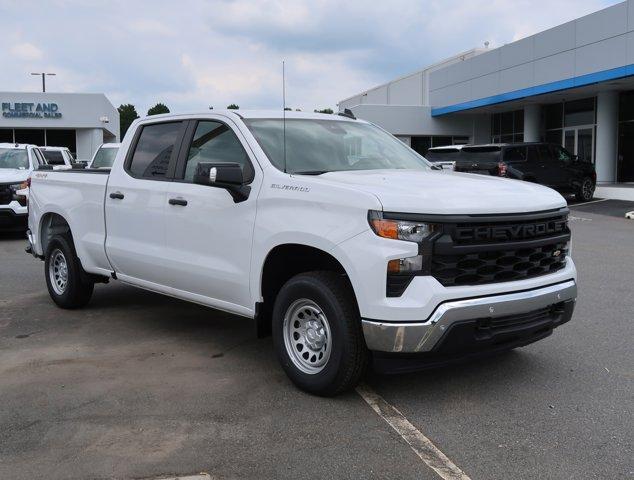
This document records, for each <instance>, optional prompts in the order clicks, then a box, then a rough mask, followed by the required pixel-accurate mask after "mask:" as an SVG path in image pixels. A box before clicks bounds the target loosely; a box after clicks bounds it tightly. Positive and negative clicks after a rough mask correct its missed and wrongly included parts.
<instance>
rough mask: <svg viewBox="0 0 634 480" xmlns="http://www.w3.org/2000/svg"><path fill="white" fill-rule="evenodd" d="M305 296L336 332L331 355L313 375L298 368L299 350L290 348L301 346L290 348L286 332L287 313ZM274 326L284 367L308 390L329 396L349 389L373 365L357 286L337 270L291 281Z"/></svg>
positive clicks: (280, 296) (276, 311) (280, 300)
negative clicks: (354, 287)
mask: <svg viewBox="0 0 634 480" xmlns="http://www.w3.org/2000/svg"><path fill="white" fill-rule="evenodd" d="M305 299H306V300H308V301H310V302H314V304H316V305H317V306H318V307H319V308H320V309H321V310H322V311H323V314H324V315H325V318H326V319H327V324H328V328H329V329H330V335H331V343H330V349H329V353H328V355H329V357H328V358H327V360H326V363H325V365H323V366H322V367H321V368H322V369H321V370H320V371H318V372H313V373H306V372H305V371H302V370H301V369H300V368H299V367H298V366H297V362H298V360H297V359H295V360H294V359H292V358H291V356H292V355H294V354H293V352H289V348H290V349H293V348H296V349H297V351H298V352H301V350H300V349H298V348H297V346H294V345H290V346H289V347H288V348H287V346H286V343H285V334H284V329H285V316H286V315H287V313H290V311H291V309H292V308H294V307H293V306H294V305H296V304H297V302H300V303H301V302H302V301H304V300H305ZM300 310H301V307H300ZM272 329H273V332H272V333H273V344H274V346H275V350H276V352H277V356H278V358H279V360H280V363H281V364H282V367H283V368H284V371H285V372H286V374H287V375H288V377H289V378H290V379H291V380H292V382H293V383H294V384H295V385H297V386H298V387H299V388H301V389H302V390H304V391H306V392H309V393H312V394H315V395H320V396H327V397H329V396H334V395H337V394H339V393H341V392H344V391H346V390H350V389H352V388H354V387H355V386H356V385H357V383H358V382H359V379H360V378H361V376H362V375H363V373H364V371H365V369H366V366H367V364H368V357H369V353H368V350H367V347H366V345H365V340H364V338H363V331H362V328H361V317H360V315H359V310H358V308H357V304H356V301H355V298H354V293H353V292H352V287H351V286H350V284H349V282H348V280H347V279H346V278H345V277H343V276H342V275H340V274H337V273H335V272H307V273H301V274H299V275H296V276H294V277H293V278H291V279H290V280H289V281H288V282H286V284H285V285H284V286H283V287H282V288H281V290H280V291H279V293H278V295H277V298H276V299H275V305H274V308H273V319H272ZM291 342H292V340H291ZM307 351H308V350H307ZM313 357H314V355H313ZM320 358H321V357H320ZM307 360H308V359H306V361H307Z"/></svg>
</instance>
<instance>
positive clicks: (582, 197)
mask: <svg viewBox="0 0 634 480" xmlns="http://www.w3.org/2000/svg"><path fill="white" fill-rule="evenodd" d="M594 189H595V184H594V182H593V181H592V179H591V178H590V177H586V178H584V179H583V181H582V182H581V185H580V186H579V190H578V191H577V194H576V197H577V200H579V201H580V202H589V201H590V200H592V197H593V196H594Z"/></svg>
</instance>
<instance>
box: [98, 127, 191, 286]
mask: <svg viewBox="0 0 634 480" xmlns="http://www.w3.org/2000/svg"><path fill="white" fill-rule="evenodd" d="M185 126H186V123H185V122H182V121H167V122H160V123H151V124H145V125H143V126H140V127H139V128H138V129H137V131H136V132H135V136H134V138H133V140H132V143H131V144H130V148H129V150H128V154H127V157H126V158H125V160H124V163H123V165H122V164H118V165H116V166H115V168H113V170H112V172H111V173H110V178H109V180H108V186H107V189H106V198H105V204H106V229H107V233H106V235H107V236H106V253H107V255H108V259H109V260H110V263H111V264H112V266H113V267H114V269H115V271H116V272H117V274H118V275H119V276H121V277H122V278H123V279H128V280H140V281H143V282H151V283H153V284H159V285H161V284H164V278H165V274H164V272H163V269H162V267H161V264H162V260H163V256H164V250H165V207H166V204H167V199H166V196H167V188H168V185H169V183H170V181H171V179H172V177H173V172H174V168H175V165H176V158H177V155H178V151H179V149H180V144H181V141H182V137H183V133H184V129H185ZM133 283H139V282H133Z"/></svg>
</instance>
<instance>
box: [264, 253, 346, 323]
mask: <svg viewBox="0 0 634 480" xmlns="http://www.w3.org/2000/svg"><path fill="white" fill-rule="evenodd" d="M319 270H321V271H333V272H336V273H339V274H341V275H342V276H344V277H345V278H346V280H347V283H348V284H349V286H350V289H351V291H352V294H353V298H354V300H355V303H356V302H357V298H356V295H355V293H354V287H353V285H352V281H351V280H350V277H349V275H348V272H347V271H346V268H345V267H344V265H343V264H342V262H341V261H340V260H339V259H337V258H336V257H335V256H334V255H333V254H332V253H329V252H327V251H325V250H323V249H321V248H318V247H315V246H311V245H306V244H300V243H284V244H279V245H276V246H275V247H273V248H271V250H269V252H268V254H267V255H266V257H265V259H264V262H263V265H262V270H261V272H260V283H259V298H260V299H261V301H260V302H259V303H258V305H257V306H256V312H257V313H256V319H257V322H258V334H260V335H261V334H262V333H268V332H269V330H270V321H271V318H270V315H271V312H272V310H273V303H274V302H275V298H276V296H277V294H278V292H279V291H280V289H281V288H282V286H283V285H284V284H285V283H286V282H287V281H288V280H289V279H290V278H292V277H294V276H295V275H298V274H300V273H304V272H310V271H319ZM357 306H358V304H357Z"/></svg>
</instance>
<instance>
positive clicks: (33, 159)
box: [0, 143, 46, 230]
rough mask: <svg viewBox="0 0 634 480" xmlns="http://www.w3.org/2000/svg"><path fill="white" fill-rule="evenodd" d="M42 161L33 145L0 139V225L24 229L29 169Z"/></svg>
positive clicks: (0, 227)
mask: <svg viewBox="0 0 634 480" xmlns="http://www.w3.org/2000/svg"><path fill="white" fill-rule="evenodd" d="M45 163H46V161H45V160H44V156H43V155H42V153H41V152H40V150H39V149H38V147H36V146H35V145H26V144H18V143H0V229H2V230H25V229H26V225H27V199H28V196H29V183H30V177H31V172H32V171H33V170H34V169H35V168H37V167H38V166H39V165H44V164H45Z"/></svg>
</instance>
